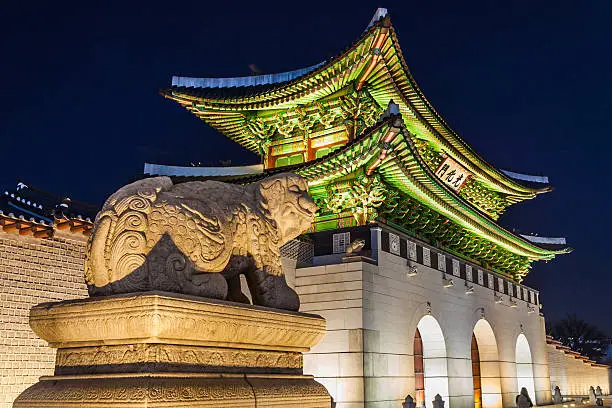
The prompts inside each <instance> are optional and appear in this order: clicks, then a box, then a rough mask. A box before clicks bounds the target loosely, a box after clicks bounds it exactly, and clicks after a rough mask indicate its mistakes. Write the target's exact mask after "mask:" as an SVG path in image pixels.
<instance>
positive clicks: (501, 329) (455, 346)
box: [295, 232, 551, 408]
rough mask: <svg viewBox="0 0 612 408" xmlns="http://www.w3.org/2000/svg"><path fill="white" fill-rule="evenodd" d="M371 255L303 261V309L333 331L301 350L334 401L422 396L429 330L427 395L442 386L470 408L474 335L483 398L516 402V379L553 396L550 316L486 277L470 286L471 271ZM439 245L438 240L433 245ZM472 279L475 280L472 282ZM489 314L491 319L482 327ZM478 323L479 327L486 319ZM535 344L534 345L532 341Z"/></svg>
mask: <svg viewBox="0 0 612 408" xmlns="http://www.w3.org/2000/svg"><path fill="white" fill-rule="evenodd" d="M375 234H376V233H375V232H372V246H373V248H374V249H373V253H372V257H373V258H377V260H378V261H377V265H376V264H371V263H367V262H351V263H342V261H341V258H342V255H341V254H339V256H335V257H334V256H321V257H320V258H318V259H315V263H316V262H318V261H323V262H324V263H325V265H320V266H313V267H308V268H298V269H297V270H296V271H295V274H296V278H295V285H296V290H297V291H298V293H299V295H300V299H301V301H302V307H301V311H304V312H311V313H317V314H320V315H321V316H323V317H325V318H326V319H327V334H326V337H325V338H324V339H323V341H322V342H321V343H319V344H318V345H317V346H315V347H314V348H313V349H312V350H311V352H310V353H308V354H306V355H305V357H304V371H305V373H308V374H313V375H315V377H316V378H317V380H318V381H319V382H321V383H322V384H324V385H325V386H326V387H327V388H328V391H329V392H330V394H331V395H332V396H333V398H334V399H335V401H336V402H337V408H362V407H370V408H374V407H376V408H391V407H396V408H397V407H400V406H401V403H402V402H403V401H404V398H405V397H406V396H407V395H411V396H412V397H415V391H416V386H415V374H414V337H415V333H416V330H417V327H418V329H419V332H420V335H421V337H422V339H423V359H424V366H425V368H424V372H425V374H424V375H425V402H426V404H427V406H428V407H430V406H431V400H433V397H434V396H435V394H436V393H440V394H442V395H443V397H444V399H445V400H446V401H447V404H446V406H447V407H449V408H473V407H474V390H473V382H472V381H473V379H472V365H471V339H472V335H473V334H474V335H475V336H476V338H477V341H478V343H479V348H480V349H481V363H480V367H481V376H482V377H481V381H482V398H483V399H482V407H483V408H501V407H509V406H515V401H514V399H515V397H516V395H517V394H518V392H519V386H521V385H526V386H529V388H530V389H531V390H532V391H531V397H532V399H534V402H536V401H537V403H538V405H541V404H546V403H550V402H551V390H550V377H549V374H548V358H547V348H546V337H545V331H544V318H543V317H542V316H540V315H539V313H538V312H537V311H535V312H534V311H533V307H532V305H531V304H530V303H528V302H527V301H524V300H521V299H513V301H514V302H515V303H516V306H515V307H511V306H512V304H513V303H511V302H510V299H509V296H508V295H504V296H503V302H500V303H496V301H495V300H496V299H495V296H496V295H497V292H496V291H494V290H492V289H490V288H488V287H486V286H481V285H470V286H474V288H473V293H472V294H466V289H467V287H466V285H465V282H466V281H465V280H463V279H462V278H460V277H457V276H452V275H450V276H449V275H448V274H447V277H449V278H452V279H453V280H454V286H453V287H448V288H445V287H444V286H443V284H444V282H443V279H442V272H441V271H439V270H436V269H433V268H431V267H426V266H424V265H418V273H417V275H416V276H408V275H409V272H410V271H411V266H412V265H411V261H407V260H406V259H404V258H402V257H400V256H397V255H393V254H391V253H389V252H386V251H383V250H380V249H378V250H377V249H376V248H380V245H379V246H377V244H376V242H375V241H376V239H378V240H380V239H381V238H380V234H378V238H376V237H375ZM432 251H433V249H432ZM468 283H470V282H468ZM481 319H484V320H485V321H486V324H484V323H483V324H481V325H479V327H477V323H478V322H479V321H481ZM480 326H481V327H480ZM526 344H528V348H525V345H526Z"/></svg>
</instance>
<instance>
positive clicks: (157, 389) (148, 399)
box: [13, 373, 330, 408]
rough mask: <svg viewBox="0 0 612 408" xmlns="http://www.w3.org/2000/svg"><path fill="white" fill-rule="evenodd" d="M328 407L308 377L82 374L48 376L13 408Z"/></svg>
mask: <svg viewBox="0 0 612 408" xmlns="http://www.w3.org/2000/svg"><path fill="white" fill-rule="evenodd" d="M293 406H295V407H297V406H299V407H300V408H329V407H330V397H329V394H328V393H327V390H326V389H325V387H323V386H322V385H321V384H319V383H317V382H316V381H315V380H314V379H313V378H312V377H309V376H257V375H254V376H250V375H247V376H240V375H216V376H215V375H197V374H194V375H188V376H181V375H168V374H166V373H164V374H159V375H157V374H153V373H150V374H145V375H137V374H135V375H107V376H104V375H81V376H54V377H43V378H41V381H40V382H38V383H37V384H35V385H33V386H32V387H30V388H28V389H27V390H25V391H24V392H23V393H22V394H21V395H20V396H19V397H18V398H17V399H16V400H15V402H14V403H13V407H14V408H42V407H53V408H56V407H57V408H60V407H61V408H64V407H65V408H77V407H79V408H80V407H198V408H208V407H210V408H213V407H216V408H221V407H228V408H230V407H231V408H255V407H257V408H261V407H293Z"/></svg>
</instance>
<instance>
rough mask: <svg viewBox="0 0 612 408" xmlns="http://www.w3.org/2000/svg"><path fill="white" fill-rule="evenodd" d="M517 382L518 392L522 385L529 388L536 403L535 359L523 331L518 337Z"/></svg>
mask: <svg viewBox="0 0 612 408" xmlns="http://www.w3.org/2000/svg"><path fill="white" fill-rule="evenodd" d="M515 361H516V382H517V394H518V393H519V392H520V391H521V388H522V387H525V388H527V392H528V393H529V396H530V397H531V401H532V402H533V403H534V404H535V400H536V398H535V382H534V379H533V361H532V359H531V347H529V341H527V337H525V335H524V334H523V333H521V334H519V335H518V337H517V338H516V354H515Z"/></svg>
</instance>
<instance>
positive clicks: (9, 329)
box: [0, 232, 87, 408]
mask: <svg viewBox="0 0 612 408" xmlns="http://www.w3.org/2000/svg"><path fill="white" fill-rule="evenodd" d="M85 244H86V241H85V237H84V236H83V235H80V234H61V233H59V232H58V233H57V234H56V237H55V238H53V239H34V238H32V237H23V236H19V235H13V234H8V233H2V232H0V408H9V407H11V405H12V402H13V400H14V399H15V397H17V395H19V394H20V393H21V391H23V390H24V389H25V388H27V387H29V386H30V385H32V384H34V383H35V382H37V381H38V378H39V377H40V376H41V375H50V374H53V367H54V362H55V353H54V351H53V350H52V349H51V348H49V347H47V344H46V343H45V342H44V341H43V340H41V339H39V338H38V337H37V336H36V335H35V334H34V332H32V330H31V329H30V326H29V325H28V315H29V311H30V308H31V307H32V306H34V305H36V304H38V303H43V302H50V301H58V300H65V299H74V298H82V297H85V296H87V288H86V286H85V282H84V279H83V262H84V259H85Z"/></svg>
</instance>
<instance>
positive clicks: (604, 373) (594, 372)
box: [546, 342, 610, 396]
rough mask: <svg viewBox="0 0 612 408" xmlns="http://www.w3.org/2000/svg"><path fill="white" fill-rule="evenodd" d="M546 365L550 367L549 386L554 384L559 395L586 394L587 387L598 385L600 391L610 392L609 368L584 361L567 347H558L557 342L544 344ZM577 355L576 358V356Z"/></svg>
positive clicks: (587, 391)
mask: <svg viewBox="0 0 612 408" xmlns="http://www.w3.org/2000/svg"><path fill="white" fill-rule="evenodd" d="M546 349H547V352H548V366H549V369H550V387H551V389H553V390H554V388H555V387H556V386H558V387H559V389H560V390H561V395H564V396H565V395H585V396H586V395H588V393H589V387H591V386H592V387H594V388H596V387H597V386H600V387H601V389H602V392H603V393H604V394H605V395H607V394H609V393H610V389H609V388H610V383H609V372H610V371H609V368H608V367H607V366H602V365H596V364H592V363H591V362H587V361H584V360H583V359H582V358H580V357H578V356H576V354H574V353H571V352H570V353H568V352H567V349H565V350H564V348H563V347H559V346H558V343H556V342H555V343H550V342H549V344H547V345H546ZM577 357H578V358H577Z"/></svg>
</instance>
